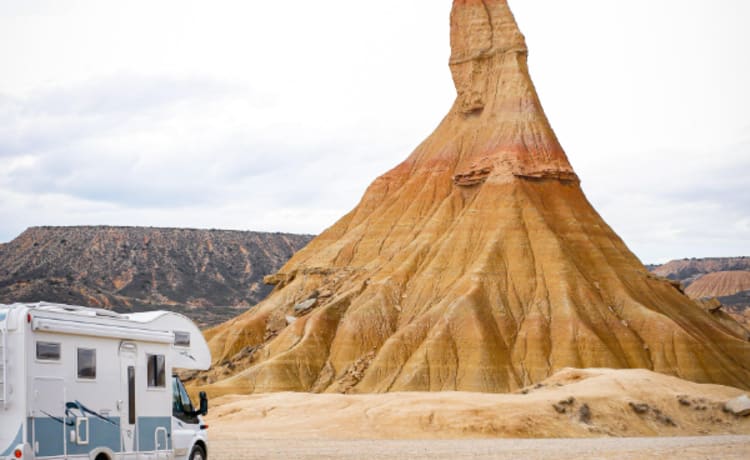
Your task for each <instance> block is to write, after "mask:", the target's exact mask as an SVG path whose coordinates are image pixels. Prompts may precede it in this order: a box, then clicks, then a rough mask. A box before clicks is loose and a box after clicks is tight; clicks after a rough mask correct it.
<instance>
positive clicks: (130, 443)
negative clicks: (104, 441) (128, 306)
mask: <svg viewBox="0 0 750 460" xmlns="http://www.w3.org/2000/svg"><path fill="white" fill-rule="evenodd" d="M137 351H138V349H137V347H136V345H135V344H134V343H132V342H123V343H121V344H120V399H119V400H118V401H117V406H118V408H119V410H120V429H121V434H120V438H121V443H122V452H123V456H122V458H131V457H130V456H128V455H127V454H125V453H126V452H132V453H135V452H137V450H138V439H137V437H138V435H137V427H136V422H137V420H138V417H137V415H136V408H137V405H138V401H137V400H136V391H135V383H136V359H137V356H138V354H137ZM132 458H135V455H133V456H132Z"/></svg>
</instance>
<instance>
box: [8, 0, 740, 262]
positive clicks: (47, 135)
mask: <svg viewBox="0 0 750 460" xmlns="http://www.w3.org/2000/svg"><path fill="white" fill-rule="evenodd" d="M450 5H451V2H450V1H449V0H440V1H436V0H408V1H404V0H384V1H381V2H369V3H368V2H351V1H345V0H327V1H324V2H309V1H303V0H290V1H287V2H255V1H250V2H248V1H232V0H217V1H215V2H210V3H209V2H202V1H197V0H195V1H194V0H179V1H178V0H164V1H160V2H152V1H145V0H133V1H130V2H127V3H122V2H114V1H102V0H96V1H93V0H76V1H73V0H71V1H66V2H57V1H45V0H28V1H23V2H8V3H7V5H6V4H4V6H3V8H0V60H1V62H3V72H2V73H0V216H2V219H0V241H3V240H8V239H10V238H12V237H13V236H15V235H16V234H18V233H19V232H20V231H21V230H23V228H25V227H27V226H30V225H70V224H110V225H153V226H187V227H207V228H236V229H255V230H269V231H294V232H306V233H317V232H319V231H321V230H322V229H324V228H326V227H327V226H329V225H331V224H332V223H333V222H334V221H335V220H336V219H337V218H338V217H340V216H342V215H343V214H344V213H346V212H347V211H348V210H349V209H351V207H353V206H354V205H355V204H356V203H357V202H358V201H359V198H360V196H361V194H362V193H363V192H364V190H365V187H366V186H367V185H368V184H369V183H370V182H371V181H372V180H373V179H374V178H375V177H377V176H378V175H380V174H382V173H383V172H385V171H386V170H388V169H390V168H391V167H393V166H395V165H396V164H397V163H398V162H400V161H402V160H403V159H404V158H406V156H407V155H408V154H409V153H410V152H411V151H412V150H413V148H414V147H416V145H417V144H418V143H419V142H420V141H421V140H422V139H424V138H425V137H426V136H427V135H428V134H429V133H430V131H431V130H432V129H434V127H435V126H436V125H437V123H438V122H439V121H440V119H441V117H442V116H443V115H444V114H445V113H446V112H447V110H448V108H449V107H450V104H451V103H452V99H453V97H454V90H453V86H452V82H451V78H450V72H449V70H448V67H447V65H446V64H447V59H448V54H449V49H448V12H449V9H450ZM511 6H512V7H513V8H514V11H515V13H516V16H517V18H518V20H519V23H520V24H521V27H522V29H523V31H524V33H525V34H526V36H527V41H528V42H529V46H530V49H531V54H530V67H531V71H532V77H533V78H534V80H535V82H536V84H537V87H538V90H539V93H540V96H541V99H542V101H543V103H544V105H545V108H546V109H547V112H548V115H549V117H550V119H551V122H552V125H553V126H554V127H555V129H556V132H557V134H558V135H559V137H560V139H561V141H562V143H563V146H564V147H565V148H566V150H567V152H568V154H569V157H570V159H571V161H572V163H573V165H574V167H575V168H576V169H577V171H578V173H579V176H581V178H582V180H583V185H584V189H585V191H586V193H587V195H588V196H589V198H590V199H591V201H592V202H593V203H594V205H595V207H596V208H597V209H598V210H599V211H600V212H601V213H602V215H603V216H604V217H605V219H606V220H607V221H608V222H609V223H610V224H611V225H612V226H613V228H614V229H615V231H617V232H618V233H619V234H620V235H621V236H622V237H623V238H624V240H625V241H626V243H628V244H629V245H630V246H631V248H632V249H634V251H635V252H636V254H638V255H639V256H640V257H641V258H642V259H643V260H644V261H646V262H650V261H660V260H664V259H668V258H676V257H684V256H698V255H741V254H745V255H748V254H750V242H748V231H747V230H748V225H749V224H748V222H750V203H749V202H748V201H749V200H750V194H747V193H745V187H746V185H745V184H746V182H747V180H746V176H747V174H748V172H750V163H749V161H750V151H749V150H750V123H748V120H750V88H749V87H748V85H747V84H746V82H747V81H748V80H750V62H748V60H747V59H742V57H744V56H746V55H747V54H748V50H747V47H748V43H750V32H749V31H748V28H747V27H746V26H745V23H744V22H745V20H746V18H747V17H750V3H748V2H745V1H744V0H722V1H718V2H711V3H710V4H708V3H706V2H702V1H699V0H691V1H685V0H663V1H660V2H653V1H650V0H649V1H647V0H633V1H631V2H622V1H620V0H578V1H574V2H560V1H558V0H536V1H533V2H522V1H520V0H515V1H511Z"/></svg>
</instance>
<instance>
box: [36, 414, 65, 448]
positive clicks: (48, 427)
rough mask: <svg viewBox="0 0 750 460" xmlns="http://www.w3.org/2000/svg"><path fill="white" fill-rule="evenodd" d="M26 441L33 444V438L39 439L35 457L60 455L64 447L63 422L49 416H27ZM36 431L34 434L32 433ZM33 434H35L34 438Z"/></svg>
mask: <svg viewBox="0 0 750 460" xmlns="http://www.w3.org/2000/svg"><path fill="white" fill-rule="evenodd" d="M28 426H29V431H28V442H29V444H30V445H32V446H33V445H34V444H33V442H34V439H36V440H37V441H39V452H37V453H36V456H37V457H52V456H53V455H62V454H63V448H64V444H63V443H64V436H65V431H63V424H62V423H60V422H58V421H57V420H54V419H51V418H49V417H44V418H42V417H37V418H29V425H28ZM34 432H36V434H34ZM34 436H36V437H35V438H34Z"/></svg>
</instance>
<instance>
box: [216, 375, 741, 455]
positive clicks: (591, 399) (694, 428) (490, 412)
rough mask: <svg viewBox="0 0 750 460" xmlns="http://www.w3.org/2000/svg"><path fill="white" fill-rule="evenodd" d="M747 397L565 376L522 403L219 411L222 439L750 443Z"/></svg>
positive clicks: (451, 396) (255, 404)
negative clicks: (730, 409)
mask: <svg viewBox="0 0 750 460" xmlns="http://www.w3.org/2000/svg"><path fill="white" fill-rule="evenodd" d="M741 394H743V391H741V390H738V389H736V388H731V387H725V386H719V385H700V384H696V383H692V382H687V381H685V380H680V379H678V378H675V377H669V376H666V375H662V374H657V373H654V372H650V371H646V370H611V369H586V370H579V369H565V370H563V371H560V372H559V373H557V374H555V375H554V376H552V377H550V378H549V379H547V380H546V381H545V382H543V383H542V384H540V385H537V386H535V387H533V388H527V389H525V390H523V391H522V392H519V393H515V394H487V393H460V392H444V393H385V394H365V395H342V394H309V393H271V394H261V395H246V396H224V397H221V398H216V399H214V400H212V402H211V405H212V407H211V410H210V411H209V416H208V419H207V421H208V423H209V425H210V427H211V428H210V432H211V434H212V436H213V437H214V439H223V440H245V439H283V440H287V439H310V440H328V439H339V440H361V439H372V440H374V439H382V440H396V439H414V440H420V439H470V438H471V439H478V438H485V439H496V438H585V437H603V436H613V437H644V436H646V437H647V436H704V435H750V417H736V416H734V415H732V414H728V413H726V412H724V410H723V407H724V403H725V402H726V401H728V400H729V399H732V398H735V397H737V396H740V395H741Z"/></svg>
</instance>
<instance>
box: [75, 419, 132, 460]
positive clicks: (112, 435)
mask: <svg viewBox="0 0 750 460" xmlns="http://www.w3.org/2000/svg"><path fill="white" fill-rule="evenodd" d="M70 420H71V421H72V422H73V423H75V419H74V418H71V419H70ZM108 420H110V421H111V422H112V423H109V422H105V421H104V420H101V419H98V418H95V417H89V437H90V438H91V439H89V443H88V444H87V445H83V446H79V445H78V444H75V443H72V442H70V435H68V455H77V454H78V455H80V454H88V453H89V452H91V451H92V450H94V449H96V448H98V447H106V448H108V449H110V450H112V451H113V452H119V451H120V420H113V419H108ZM113 423H114V424H113ZM74 430H75V425H74V426H69V427H68V431H69V432H70V431H74ZM84 436H85V434H84Z"/></svg>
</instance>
